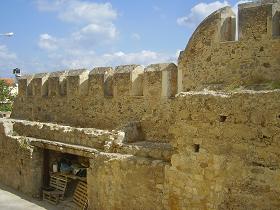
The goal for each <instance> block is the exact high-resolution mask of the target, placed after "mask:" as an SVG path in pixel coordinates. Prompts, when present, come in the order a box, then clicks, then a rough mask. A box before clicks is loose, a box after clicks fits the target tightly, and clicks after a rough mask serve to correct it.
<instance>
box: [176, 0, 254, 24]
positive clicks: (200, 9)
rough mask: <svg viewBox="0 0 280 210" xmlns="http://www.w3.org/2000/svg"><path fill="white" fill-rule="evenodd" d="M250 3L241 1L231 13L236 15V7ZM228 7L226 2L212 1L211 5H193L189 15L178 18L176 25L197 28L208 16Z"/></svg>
mask: <svg viewBox="0 0 280 210" xmlns="http://www.w3.org/2000/svg"><path fill="white" fill-rule="evenodd" d="M247 2H252V0H242V1H238V2H237V3H236V4H235V5H234V6H233V7H232V9H233V11H234V12H235V13H236V14H237V12H238V5H239V4H242V3H247ZM225 6H230V4H229V2H228V1H226V0H225V1H214V2H211V3H204V2H202V3H199V4H197V5H195V6H194V7H193V8H192V9H191V11H190V13H189V14H188V15H186V16H182V17H179V18H178V19H177V24H178V25H180V26H188V27H194V26H197V25H198V24H199V23H200V22H201V21H202V20H203V19H204V18H206V17H207V16H208V15H210V14H211V13H212V12H214V11H216V10H218V9H220V8H222V7H225Z"/></svg>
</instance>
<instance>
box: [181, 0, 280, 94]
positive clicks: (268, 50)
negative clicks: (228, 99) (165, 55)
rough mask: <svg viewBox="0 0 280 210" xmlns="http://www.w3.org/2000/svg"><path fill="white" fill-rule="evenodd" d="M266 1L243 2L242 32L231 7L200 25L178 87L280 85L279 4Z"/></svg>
mask: <svg viewBox="0 0 280 210" xmlns="http://www.w3.org/2000/svg"><path fill="white" fill-rule="evenodd" d="M263 2H264V1H263ZM267 2H270V3H267ZM267 2H266V4H264V3H248V4H241V5H239V13H238V34H239V36H238V37H236V30H235V24H236V15H235V14H234V13H233V11H232V10H231V8H229V7H225V8H222V9H220V10H218V11H216V12H214V13H213V14H212V15H210V16H209V17H207V18H206V19H205V20H204V21H203V22H202V23H201V24H200V25H199V27H198V28H197V29H196V31H195V32H194V34H193V35H192V37H191V39H190V41H189V43H188V45H187V47H186V49H185V50H184V51H183V52H182V53H181V56H180V58H179V64H178V70H179V84H178V86H179V91H189V90H202V89H204V88H212V89H225V88H227V89H229V90H232V89H234V88H236V87H240V86H245V87H250V86H254V85H260V84H266V83H274V84H275V83H276V84H277V85H278V86H280V85H279V84H280V73H279V66H280V33H279V30H280V29H279V28H280V26H279V25H280V23H279V13H280V3H279V1H267ZM272 2H275V3H274V4H273V3H272ZM276 2H278V3H276ZM236 39H238V40H237V41H235V40H236Z"/></svg>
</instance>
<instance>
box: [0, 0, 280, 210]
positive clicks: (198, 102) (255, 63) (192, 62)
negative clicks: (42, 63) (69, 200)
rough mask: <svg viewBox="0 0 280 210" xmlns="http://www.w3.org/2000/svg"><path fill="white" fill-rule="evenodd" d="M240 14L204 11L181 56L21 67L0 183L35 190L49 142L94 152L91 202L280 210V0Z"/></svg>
mask: <svg viewBox="0 0 280 210" xmlns="http://www.w3.org/2000/svg"><path fill="white" fill-rule="evenodd" d="M238 20H239V21H238V26H237V27H238V30H237V29H236V15H235V14H234V12H233V11H232V9H231V8H229V7H225V8H222V9H220V10H218V11H216V12H214V13H213V14H211V15H210V16H209V17H207V18H206V19H205V20H204V21H203V22H202V23H201V24H200V25H199V26H198V28H197V29H196V31H195V32H194V34H193V36H192V37H191V39H190V40H189V43H188V45H187V47H186V49H185V50H184V51H182V52H181V54H180V56H179V58H178V66H177V65H175V64H173V63H164V64H152V65H150V66H148V67H145V68H144V67H143V66H140V65H125V66H118V67H116V68H115V69H113V68H111V67H98V68H94V69H93V70H87V69H78V70H69V71H68V70H67V71H61V72H53V73H41V74H35V75H27V76H24V77H22V78H21V79H20V80H19V95H18V96H17V98H16V101H15V103H14V108H13V112H12V115H11V118H5V119H4V118H3V119H2V120H0V157H1V163H0V180H1V182H2V183H4V184H6V185H9V186H11V187H13V188H14V189H17V190H19V191H21V192H24V193H26V194H28V195H32V196H36V197H37V196H39V195H40V190H41V186H42V180H43V173H42V171H43V162H44V157H43V153H44V150H45V149H49V150H54V151H56V152H63V153H68V154H75V155H79V156H82V157H86V158H88V159H89V166H90V167H89V169H88V173H87V183H88V199H89V209H93V210H103V209H104V210H134V209H135V210H155V209H158V210H163V209H164V210H185V209H187V210H228V209H234V210H235V209H238V210H239V209H241V210H243V209H244V210H255V209H257V210H278V209H280V106H279V104H280V2H279V1H277V0H264V1H258V2H256V3H246V4H241V5H240V6H239V14H238ZM236 31H238V33H236ZM236 34H238V37H236Z"/></svg>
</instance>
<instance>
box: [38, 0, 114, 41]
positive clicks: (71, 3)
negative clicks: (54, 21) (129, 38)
mask: <svg viewBox="0 0 280 210" xmlns="http://www.w3.org/2000/svg"><path fill="white" fill-rule="evenodd" d="M37 7H38V9H39V10H40V11H48V12H50V11H51V12H55V13H57V16H58V18H59V19H60V20H61V21H64V22H69V23H71V24H75V25H78V29H77V30H76V31H75V32H73V33H72V34H71V35H70V37H65V38H61V40H64V41H65V40H69V41H71V42H72V41H73V39H74V40H76V41H77V40H88V41H90V42H91V43H92V42H93V41H95V43H107V42H108V41H110V40H115V39H116V37H117V35H118V30H117V28H116V26H115V24H114V21H115V20H116V19H117V17H118V13H117V11H116V10H115V9H114V8H113V6H112V5H111V4H110V3H95V2H90V1H81V0H52V1H51V0H37ZM71 36H72V37H71ZM105 40H106V41H105ZM48 41H49V40H48Z"/></svg>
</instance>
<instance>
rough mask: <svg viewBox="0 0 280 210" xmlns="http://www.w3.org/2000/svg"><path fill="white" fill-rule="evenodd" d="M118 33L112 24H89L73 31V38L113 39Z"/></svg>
mask: <svg viewBox="0 0 280 210" xmlns="http://www.w3.org/2000/svg"><path fill="white" fill-rule="evenodd" d="M117 35H118V32H117V29H116V27H115V25H114V24H110V23H109V24H102V25H101V24H100V25H98V24H94V23H92V24H89V25H86V26H85V27H83V28H82V29H80V30H79V31H77V32H75V33H73V38H74V39H75V40H83V39H84V40H85V39H88V38H90V39H93V40H96V41H98V40H114V39H115V38H116V37H117Z"/></svg>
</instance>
